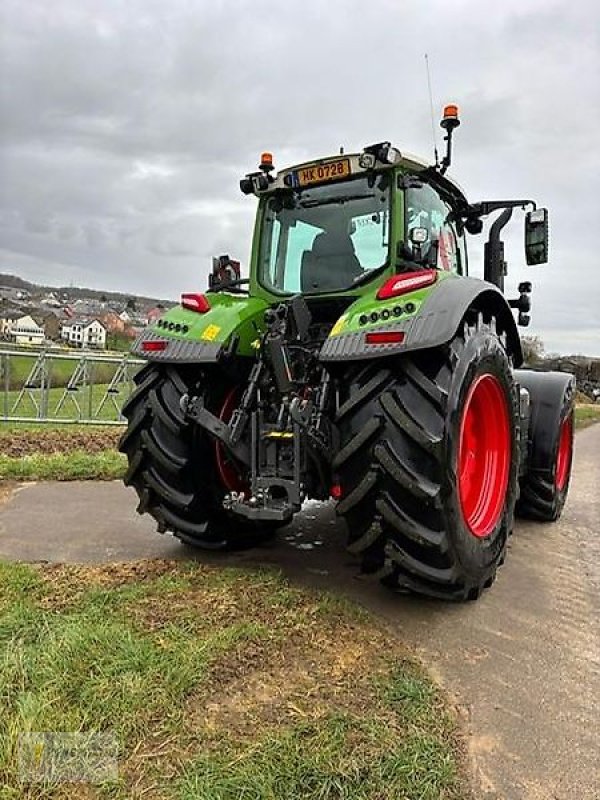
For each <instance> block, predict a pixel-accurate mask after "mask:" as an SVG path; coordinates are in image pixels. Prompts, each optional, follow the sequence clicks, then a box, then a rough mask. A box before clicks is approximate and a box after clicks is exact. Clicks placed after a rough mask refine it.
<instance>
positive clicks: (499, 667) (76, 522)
mask: <svg viewBox="0 0 600 800" xmlns="http://www.w3.org/2000/svg"><path fill="white" fill-rule="evenodd" d="M599 489H600V425H596V426H594V427H591V428H589V429H587V430H585V431H582V432H581V433H579V434H578V435H577V442H576V460H575V471H574V475H573V482H572V487H571V493H570V498H569V501H568V503H567V506H566V508H565V512H564V514H563V517H562V519H561V520H560V522H559V523H557V524H554V525H540V524H535V523H523V522H520V523H519V524H518V526H517V529H516V532H515V535H514V536H513V537H512V540H511V544H510V552H509V556H508V558H507V561H506V564H505V566H504V567H503V568H502V569H501V570H500V573H499V576H498V579H497V581H496V583H495V584H494V586H493V587H492V589H491V590H490V591H488V592H486V593H485V595H484V596H483V597H482V598H481V599H480V600H479V601H478V602H477V603H469V604H465V605H448V604H443V603H439V602H433V601H426V600H423V599H419V598H414V597H406V596H401V595H393V594H391V593H389V592H387V591H386V590H384V589H383V588H382V587H380V586H378V585H377V584H374V583H373V582H371V580H370V579H367V578H361V577H357V573H356V564H355V562H354V560H353V558H352V557H351V556H349V555H348V554H347V553H346V551H345V550H344V548H343V541H344V532H343V527H342V525H341V524H340V523H339V522H338V521H336V519H335V515H334V513H333V511H332V509H331V507H330V506H328V505H317V504H315V505H311V506H309V507H308V508H307V509H306V511H305V512H304V513H303V514H302V515H300V516H299V517H298V519H297V520H296V521H295V522H294V524H293V525H291V526H289V527H288V528H286V529H284V530H283V531H282V532H281V534H280V538H279V541H278V542H276V543H274V544H272V545H269V546H266V547H262V548H260V549H257V550H251V551H246V552H242V553H238V554H235V555H231V554H228V555H226V554H215V553H210V554H197V553H193V552H192V551H190V550H189V549H188V548H185V547H183V546H181V545H179V544H178V543H177V542H176V540H174V539H173V538H172V537H170V536H168V535H167V536H161V535H159V534H156V533H155V532H154V526H153V524H152V521H151V520H150V519H148V518H146V517H139V516H137V515H136V514H135V513H134V508H135V505H136V501H135V497H134V495H133V493H132V492H131V491H130V490H126V489H124V488H123V487H122V486H121V485H120V484H118V483H106V484H101V483H100V484H93V483H68V484H54V483H46V484H39V485H28V486H26V487H24V488H17V489H16V491H14V492H13V493H12V494H10V493H9V496H8V497H5V501H4V503H3V505H2V507H1V508H0V557H3V558H8V559H22V560H26V561H70V562H98V561H106V560H110V561H118V560H126V559H139V558H152V557H174V558H190V557H195V558H199V559H201V560H204V561H206V562H210V563H223V564H232V563H233V564H240V565H246V566H249V567H252V566H255V565H265V564H269V565H275V566H277V567H280V568H282V569H283V570H284V572H285V573H286V574H287V575H288V576H289V577H290V578H291V579H292V580H293V581H294V582H297V583H299V584H303V585H312V586H317V587H321V588H326V589H333V590H336V591H341V592H343V593H345V594H347V595H349V596H350V597H352V598H354V599H355V600H357V601H358V602H360V603H361V604H363V605H364V606H366V607H368V608H369V609H371V610H372V611H374V612H375V613H377V614H378V615H380V616H381V617H383V618H384V619H385V620H386V622H387V623H388V624H389V626H390V627H391V628H392V629H393V630H394V631H395V632H396V633H397V634H398V635H399V636H400V637H402V638H403V639H404V640H405V641H406V642H407V643H409V644H411V645H412V646H413V647H414V648H415V649H416V650H417V652H418V653H419V654H420V655H421V656H422V658H423V660H424V661H425V662H426V663H427V665H428V666H429V667H430V669H431V670H432V671H433V672H434V674H435V675H436V676H437V678H438V679H439V680H440V681H441V682H442V683H443V684H444V685H445V686H446V688H447V689H448V691H449V692H450V693H451V695H452V696H453V697H454V699H455V702H456V704H457V706H458V708H459V709H460V711H461V713H462V715H463V717H464V720H465V725H466V728H467V731H468V742H469V751H470V757H471V759H472V765H473V773H474V776H475V783H476V796H477V797H478V798H482V799H483V798H485V800H488V798H489V799H490V800H491V798H502V800H597V799H598V798H600V745H599V744H598V743H599V742H600V614H599V611H600V498H599ZM1 502H2V492H1V491H0V503H1Z"/></svg>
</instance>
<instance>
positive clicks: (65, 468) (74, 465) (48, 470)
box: [0, 450, 125, 481]
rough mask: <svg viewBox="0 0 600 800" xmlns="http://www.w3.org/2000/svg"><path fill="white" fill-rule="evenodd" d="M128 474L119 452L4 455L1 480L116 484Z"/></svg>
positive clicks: (1, 456) (0, 460)
mask: <svg viewBox="0 0 600 800" xmlns="http://www.w3.org/2000/svg"><path fill="white" fill-rule="evenodd" d="M124 472H125V457H124V456H123V455H122V454H121V453H117V452H116V450H101V451H100V452H97V453H90V452H87V451H84V450H74V451H73V452H70V453H40V454H31V455H25V456H18V457H15V456H7V455H3V454H1V453H0V480H13V481H77V480H104V481H109V480H115V479H117V478H121V477H122V476H123V474H124Z"/></svg>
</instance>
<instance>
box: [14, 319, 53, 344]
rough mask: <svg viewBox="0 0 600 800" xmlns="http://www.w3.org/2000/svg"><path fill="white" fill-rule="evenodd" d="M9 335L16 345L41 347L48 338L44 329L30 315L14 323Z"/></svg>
mask: <svg viewBox="0 0 600 800" xmlns="http://www.w3.org/2000/svg"><path fill="white" fill-rule="evenodd" d="M9 335H10V338H11V339H12V341H14V342H15V344H31V345H41V344H43V343H44V339H45V338H46V334H45V332H44V329H43V328H42V327H41V326H40V325H38V324H37V322H36V321H35V320H34V319H33V317H30V316H29V314H26V315H25V316H21V317H20V318H19V319H17V320H15V321H14V322H13V323H12V325H11V326H10V331H9Z"/></svg>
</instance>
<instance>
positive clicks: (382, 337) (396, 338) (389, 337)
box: [365, 331, 404, 344]
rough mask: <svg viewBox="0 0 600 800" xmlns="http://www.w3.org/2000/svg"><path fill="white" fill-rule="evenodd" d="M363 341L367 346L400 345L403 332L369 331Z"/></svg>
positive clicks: (402, 339)
mask: <svg viewBox="0 0 600 800" xmlns="http://www.w3.org/2000/svg"><path fill="white" fill-rule="evenodd" d="M365 341H366V343H367V344H402V342H403V341H404V331H371V333H367V335H366V336H365Z"/></svg>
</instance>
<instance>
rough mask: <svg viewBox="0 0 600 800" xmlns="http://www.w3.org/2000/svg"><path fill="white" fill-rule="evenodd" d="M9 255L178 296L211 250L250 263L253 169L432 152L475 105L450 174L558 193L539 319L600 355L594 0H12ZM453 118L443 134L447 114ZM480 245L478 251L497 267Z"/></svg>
mask: <svg viewBox="0 0 600 800" xmlns="http://www.w3.org/2000/svg"><path fill="white" fill-rule="evenodd" d="M3 9H4V10H3V12H2V13H3V19H2V20H1V21H0V25H1V28H2V34H1V35H2V39H1V40H0V55H1V59H2V65H1V67H2V76H3V77H2V108H1V117H2V126H1V131H0V148H1V152H0V157H1V163H0V169H1V178H2V188H1V190H0V191H1V197H0V246H1V247H2V250H1V251H0V270H1V271H11V270H13V271H18V272H19V273H20V274H23V275H24V276H26V277H30V278H33V279H39V280H44V281H46V282H57V283H58V282H64V281H70V280H73V281H74V282H76V283H82V284H83V283H86V284H88V285H93V286H98V287H104V288H118V289H123V290H126V291H132V292H152V293H155V294H159V295H162V296H171V297H175V296H176V295H177V294H178V292H180V291H181V290H182V289H186V288H190V287H192V286H194V287H196V286H202V285H203V284H204V283H205V280H206V273H207V271H208V265H209V261H210V256H211V255H212V254H213V253H216V252H231V253H232V254H235V255H238V256H241V257H242V259H243V260H244V261H247V255H248V250H249V242H250V236H251V227H252V216H253V210H254V209H253V202H252V201H251V200H249V199H248V198H244V197H242V196H241V195H240V194H239V190H238V188H237V182H238V179H239V176H240V175H241V174H243V173H244V172H245V171H247V170H248V169H251V168H253V166H254V165H255V163H256V157H257V155H258V153H259V152H260V151H261V150H263V149H265V148H267V149H272V150H273V151H274V153H275V155H276V160H277V163H279V164H285V163H290V162H294V161H297V160H301V159H304V158H306V157H310V156H312V155H324V154H327V153H332V152H336V151H337V148H338V147H339V146H340V145H342V144H343V145H345V146H346V147H347V148H349V149H356V148H360V147H361V146H363V145H364V144H366V143H368V142H370V141H375V140H379V139H382V138H392V139H393V140H394V141H395V143H397V144H398V145H399V146H400V147H401V148H404V149H406V150H407V151H412V152H417V153H421V154H422V155H424V156H429V155H430V154H431V150H432V144H431V124H430V120H429V105H428V99H427V92H426V79H425V72H424V61H423V54H424V52H425V51H427V52H428V53H429V55H430V61H431V66H432V69H433V85H434V92H435V95H436V112H435V113H436V128H437V115H438V113H439V108H440V107H441V105H442V102H444V101H446V100H448V101H450V100H453V101H456V102H458V103H459V105H460V106H461V109H462V116H463V125H462V127H461V128H460V130H459V131H458V132H457V143H456V156H455V168H454V172H455V174H456V175H457V177H458V179H459V181H460V182H461V184H462V185H463V186H464V188H465V189H466V191H467V194H468V196H469V197H471V198H472V199H473V200H475V199H481V198H484V197H487V198H497V197H521V196H524V197H533V198H535V199H536V200H538V201H539V202H540V203H543V204H545V205H548V206H549V208H550V210H551V219H552V223H551V226H552V259H551V264H550V265H549V266H548V267H547V268H537V269H529V270H527V269H525V268H523V267H520V266H519V264H521V263H522V252H521V239H522V228H521V227H520V221H519V222H516V223H514V224H513V229H512V233H511V235H510V237H509V240H508V244H509V247H508V254H509V258H510V260H511V262H512V264H513V265H514V268H513V269H512V271H511V273H510V278H509V282H508V286H509V287H510V288H511V289H512V288H513V287H514V286H515V285H516V283H517V281H518V280H520V279H523V278H525V277H527V278H529V279H532V280H533V281H534V285H535V294H534V315H533V319H534V327H533V328H532V331H533V332H537V333H540V334H541V335H542V336H543V337H544V339H545V340H546V343H547V346H548V348H549V349H552V350H567V351H569V350H582V351H586V352H596V353H598V354H600V331H599V322H598V312H597V302H598V288H599V285H600V282H599V278H598V268H599V264H598V257H597V248H598V245H597V233H596V230H597V220H598V215H599V213H600V208H599V204H598V196H597V177H598V173H599V168H600V163H599V155H598V148H597V146H596V139H597V130H598V126H599V125H600V102H599V99H600V98H599V97H598V89H597V76H598V72H599V56H598V53H599V47H600V46H599V42H598V31H600V24H599V22H600V19H599V15H598V12H597V10H596V4H595V3H592V2H589V1H588V2H585V1H584V2H579V3H577V4H573V3H572V4H568V3H566V2H565V1H564V0H561V2H555V3H552V2H540V1H538V0H531V1H530V2H528V3H526V4H524V3H522V2H517V0H509V2H505V3H502V4H495V5H494V6H492V5H491V4H482V3H477V2H474V0H464V1H463V0H455V1H454V2H452V3H442V2H429V3H422V4H406V3H398V2H392V0H390V1H389V2H384V1H383V0H378V1H376V0H374V1H373V2H371V3H370V4H365V3H363V2H358V0H344V1H343V2H342V0H338V2H331V0H330V2H327V3H325V2H316V1H315V0H304V1H303V2H298V1H297V0H290V2H287V3H280V2H279V3H276V2H265V1H264V0H258V2H257V1H256V0H254V1H253V2H250V1H249V0H248V2H235V1H234V0H230V1H229V2H210V3H209V2H200V0H197V1H196V2H195V3H193V2H183V1H182V0H179V1H177V2H173V3H170V4H166V3H163V2H149V0H130V2H128V3H126V4H125V3H120V2H116V0H114V1H113V2H110V0H103V1H102V2H99V1H98V2H93V1H92V0H88V1H86V2H77V3H76V2H75V0H56V2H53V3H46V2H31V1H30V2H23V0H20V2H14V1H13V0H5V2H4V5H3ZM438 130H439V129H438ZM479 246H480V242H477V241H473V242H472V243H471V254H472V255H471V263H472V266H473V268H474V271H475V272H476V271H477V270H478V269H480V257H479V256H478V254H477V250H478V249H479Z"/></svg>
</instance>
